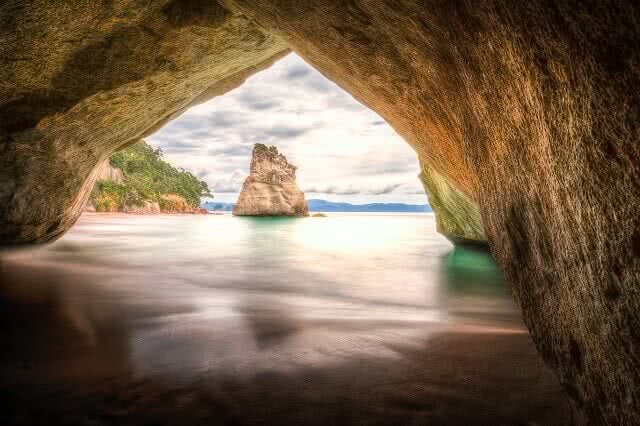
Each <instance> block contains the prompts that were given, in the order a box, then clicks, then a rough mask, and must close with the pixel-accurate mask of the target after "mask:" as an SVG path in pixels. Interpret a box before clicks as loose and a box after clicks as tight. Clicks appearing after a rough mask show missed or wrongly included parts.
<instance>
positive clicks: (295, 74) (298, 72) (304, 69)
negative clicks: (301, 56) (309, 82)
mask: <svg viewBox="0 0 640 426" xmlns="http://www.w3.org/2000/svg"><path fill="white" fill-rule="evenodd" d="M311 72H312V69H311V67H309V66H308V65H306V64H304V65H302V64H301V65H295V66H293V67H290V68H289V69H288V70H287V73H286V74H285V78H286V79H288V80H297V79H299V78H303V77H307V76H308V75H310V74H311Z"/></svg>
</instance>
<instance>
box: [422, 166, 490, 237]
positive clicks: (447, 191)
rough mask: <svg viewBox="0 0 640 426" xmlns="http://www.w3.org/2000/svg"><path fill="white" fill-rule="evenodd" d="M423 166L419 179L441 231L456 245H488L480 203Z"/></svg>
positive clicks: (429, 168)
mask: <svg viewBox="0 0 640 426" xmlns="http://www.w3.org/2000/svg"><path fill="white" fill-rule="evenodd" d="M421 169H422V172H421V173H420V181H421V182H422V185H423V186H424V190H425V191H426V193H427V195H428V196H429V205H430V206H431V208H432V209H433V212H434V213H435V215H436V226H437V229H438V232H440V233H441V234H442V235H444V236H445V237H447V238H448V239H449V240H450V241H451V242H452V243H454V244H459V245H472V246H482V247H484V246H486V245H487V237H486V236H485V233H484V228H483V227H482V217H481V216H480V208H479V207H478V204H477V203H476V202H475V201H473V200H472V199H471V198H470V197H469V196H468V195H466V194H465V193H464V192H462V191H460V190H458V189H457V188H455V187H454V186H453V185H452V184H451V183H450V182H449V181H448V180H447V178H446V177H444V176H442V175H441V174H439V173H438V172H436V171H435V170H433V169H432V168H431V167H429V166H428V165H427V164H421Z"/></svg>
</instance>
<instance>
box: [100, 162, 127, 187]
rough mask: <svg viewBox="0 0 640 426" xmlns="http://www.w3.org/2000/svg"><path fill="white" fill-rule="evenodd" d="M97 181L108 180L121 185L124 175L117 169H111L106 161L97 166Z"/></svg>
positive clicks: (109, 163)
mask: <svg viewBox="0 0 640 426" xmlns="http://www.w3.org/2000/svg"><path fill="white" fill-rule="evenodd" d="M99 180H110V181H112V182H115V183H122V182H124V175H123V174H122V170H120V169H118V168H117V167H113V166H112V165H111V162H110V161H109V160H108V159H107V160H104V161H103V162H101V163H100V164H99V165H98V169H97V171H96V181H99Z"/></svg>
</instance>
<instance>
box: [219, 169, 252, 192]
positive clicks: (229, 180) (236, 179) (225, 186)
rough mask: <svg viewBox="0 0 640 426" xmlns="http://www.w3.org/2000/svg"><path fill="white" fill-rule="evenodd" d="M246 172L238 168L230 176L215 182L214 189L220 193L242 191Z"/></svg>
mask: <svg viewBox="0 0 640 426" xmlns="http://www.w3.org/2000/svg"><path fill="white" fill-rule="evenodd" d="M245 177H246V173H244V172H243V171H242V170H240V169H236V170H234V171H233V173H231V174H230V175H229V176H227V177H225V178H222V179H219V180H218V181H217V182H216V183H214V184H213V186H212V189H213V191H214V192H218V193H234V192H240V189H241V188H242V184H243V183H244V179H245Z"/></svg>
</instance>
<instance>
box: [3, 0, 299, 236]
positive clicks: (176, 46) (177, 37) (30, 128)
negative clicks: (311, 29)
mask: <svg viewBox="0 0 640 426" xmlns="http://www.w3.org/2000/svg"><path fill="white" fill-rule="evenodd" d="M286 49H287V48H286V46H285V45H284V43H282V42H281V41H279V40H278V39H277V38H275V37H274V36H271V35H269V34H267V33H265V32H263V31H262V30H259V29H258V28H257V27H256V26H255V25H254V24H253V23H251V22H250V21H249V20H248V19H247V18H245V17H243V16H240V15H237V14H234V13H231V12H229V11H228V10H226V9H225V8H223V7H221V6H220V5H219V4H218V3H216V2H215V1H207V2H205V1H198V0H169V1H153V2H149V1H142V0H126V1H125V0H121V1H112V2H100V3H96V2H93V1H87V0H82V1H60V2H49V1H45V0H42V1H40V0H22V1H21V0H19V1H11V2H2V4H0V75H1V76H2V78H1V79H0V223H1V224H2V225H1V226H0V243H2V244H19V243H24V242H44V241H48V240H51V239H53V238H56V237H57V236H59V235H60V234H61V233H63V232H64V231H66V230H67V229H68V228H69V227H70V226H71V225H72V224H73V223H74V222H75V220H76V218H77V217H78V215H79V214H80V213H81V212H82V209H83V207H84V204H85V201H86V198H87V196H88V194H89V191H90V190H91V188H92V187H93V182H94V180H95V175H96V173H97V171H96V166H97V165H98V164H99V163H100V162H101V161H103V160H105V159H106V158H107V157H108V156H109V155H110V154H111V152H113V151H114V150H115V149H116V148H118V147H120V146H123V145H127V144H130V143H133V142H136V141H138V140H139V139H140V138H141V137H143V136H144V135H146V134H148V133H151V132H153V131H154V130H156V129H157V128H159V127H160V126H161V125H162V124H164V123H165V122H166V121H168V120H170V119H172V118H174V117H176V116H177V115H179V114H180V113H181V112H182V111H184V110H185V109H186V108H188V107H189V106H191V105H194V104H195V103H199V102H202V101H205V100H207V99H209V98H211V97H213V96H216V95H219V94H222V93H225V92H226V91H228V90H230V89H232V88H234V87H236V86H238V85H239V84H241V83H242V82H243V81H244V79H245V78H246V77H247V76H249V75H251V74H253V73H254V72H256V71H258V70H260V69H263V68H265V67H267V66H269V65H270V64H271V63H272V62H274V61H275V60H276V59H277V58H278V57H280V56H281V55H282V54H283V53H284V52H285V51H286Z"/></svg>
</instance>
